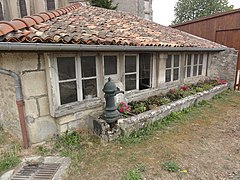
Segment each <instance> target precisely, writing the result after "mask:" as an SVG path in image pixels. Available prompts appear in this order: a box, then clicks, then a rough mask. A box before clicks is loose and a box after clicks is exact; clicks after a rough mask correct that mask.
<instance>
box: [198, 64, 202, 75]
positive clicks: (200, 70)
mask: <svg viewBox="0 0 240 180" xmlns="http://www.w3.org/2000/svg"><path fill="white" fill-rule="evenodd" d="M198 75H202V65H200V66H199V67H198Z"/></svg>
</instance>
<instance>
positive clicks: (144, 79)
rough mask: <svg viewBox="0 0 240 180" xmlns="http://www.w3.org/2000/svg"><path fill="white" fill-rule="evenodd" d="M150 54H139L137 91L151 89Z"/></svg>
mask: <svg viewBox="0 0 240 180" xmlns="http://www.w3.org/2000/svg"><path fill="white" fill-rule="evenodd" d="M151 71H152V54H139V90H142V89H148V88H151V86H152V83H151Z"/></svg>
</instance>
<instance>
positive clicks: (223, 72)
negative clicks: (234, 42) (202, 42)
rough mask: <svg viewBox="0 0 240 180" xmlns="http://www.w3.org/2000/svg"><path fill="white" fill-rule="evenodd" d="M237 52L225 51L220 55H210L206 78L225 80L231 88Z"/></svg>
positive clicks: (232, 50)
mask: <svg viewBox="0 0 240 180" xmlns="http://www.w3.org/2000/svg"><path fill="white" fill-rule="evenodd" d="M236 67H237V51H236V50H235V49H230V48H229V49H226V50H225V51H222V52H220V53H218V52H217V53H211V54H210V55H209V62H208V76H210V77H220V78H221V79H225V80H227V81H228V82H229V83H230V85H231V88H233V86H234V83H235V77H236Z"/></svg>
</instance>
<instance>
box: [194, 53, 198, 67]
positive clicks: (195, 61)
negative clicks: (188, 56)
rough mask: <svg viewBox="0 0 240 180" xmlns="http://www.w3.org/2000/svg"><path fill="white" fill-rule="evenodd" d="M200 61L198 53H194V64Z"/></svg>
mask: <svg viewBox="0 0 240 180" xmlns="http://www.w3.org/2000/svg"><path fill="white" fill-rule="evenodd" d="M197 63H198V54H194V65H196V64H197Z"/></svg>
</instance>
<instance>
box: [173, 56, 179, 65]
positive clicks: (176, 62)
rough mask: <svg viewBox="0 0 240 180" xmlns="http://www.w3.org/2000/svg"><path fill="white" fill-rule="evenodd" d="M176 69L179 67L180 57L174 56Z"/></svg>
mask: <svg viewBox="0 0 240 180" xmlns="http://www.w3.org/2000/svg"><path fill="white" fill-rule="evenodd" d="M174 67H179V55H174Z"/></svg>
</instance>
